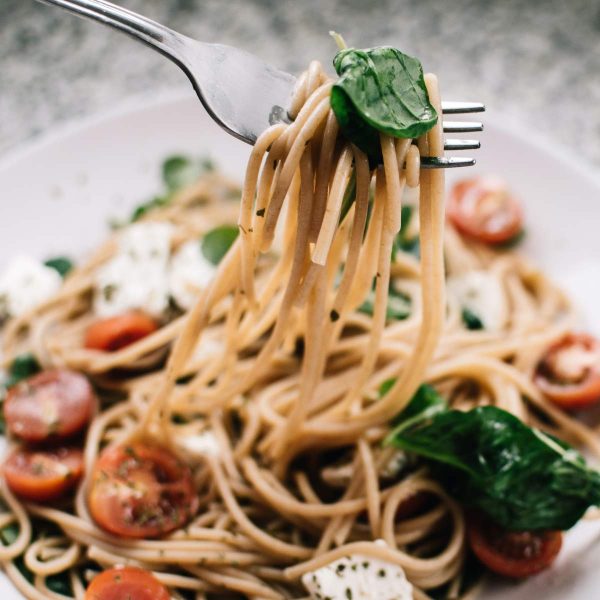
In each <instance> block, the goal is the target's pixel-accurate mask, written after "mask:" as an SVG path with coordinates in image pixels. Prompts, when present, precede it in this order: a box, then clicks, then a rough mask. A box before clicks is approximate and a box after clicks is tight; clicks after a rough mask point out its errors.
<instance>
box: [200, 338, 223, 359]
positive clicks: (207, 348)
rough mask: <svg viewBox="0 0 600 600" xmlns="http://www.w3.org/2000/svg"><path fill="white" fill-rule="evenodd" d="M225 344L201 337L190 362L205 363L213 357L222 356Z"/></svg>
mask: <svg viewBox="0 0 600 600" xmlns="http://www.w3.org/2000/svg"><path fill="white" fill-rule="evenodd" d="M224 349H225V344H224V343H223V341H222V340H217V339H215V338H209V337H206V336H202V337H201V338H200V341H199V342H198V344H197V346H196V348H195V349H194V352H193V354H192V361H205V360H207V359H210V358H214V357H215V356H222V355H223V351H224Z"/></svg>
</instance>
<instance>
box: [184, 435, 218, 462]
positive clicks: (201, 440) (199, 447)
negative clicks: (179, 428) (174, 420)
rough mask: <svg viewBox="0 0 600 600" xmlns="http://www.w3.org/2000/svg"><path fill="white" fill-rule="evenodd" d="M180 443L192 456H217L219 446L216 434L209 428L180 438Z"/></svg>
mask: <svg viewBox="0 0 600 600" xmlns="http://www.w3.org/2000/svg"><path fill="white" fill-rule="evenodd" d="M181 445H182V446H183V447H184V448H185V450H187V451H188V452H189V453H190V454H191V455H192V456H196V457H198V456H219V454H220V453H221V448H220V446H219V440H218V439H217V436H216V435H215V434H214V433H213V432H212V431H210V430H207V431H203V432H202V433H197V434H194V435H189V436H186V437H184V438H182V439H181Z"/></svg>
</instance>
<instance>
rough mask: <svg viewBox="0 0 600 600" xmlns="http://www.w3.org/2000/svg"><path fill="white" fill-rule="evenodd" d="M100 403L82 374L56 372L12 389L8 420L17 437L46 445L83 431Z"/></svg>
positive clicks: (44, 374) (8, 424) (42, 373)
mask: <svg viewBox="0 0 600 600" xmlns="http://www.w3.org/2000/svg"><path fill="white" fill-rule="evenodd" d="M96 402H97V401H96V396H95V394H94V390H93V389H92V386H91V385H90V382H89V381H88V380H87V378H86V377H84V376H83V375H82V374H81V373H76V372H75V371H69V370H68V369H53V370H49V371H42V372H41V373H38V374H37V375H34V376H33V377H29V378H28V379H25V380H23V381H21V382H19V383H18V384H17V385H15V386H13V387H11V388H10V389H9V391H8V394H7V395H6V401H5V403H4V417H5V418H6V425H7V426H8V430H9V431H10V432H11V433H12V434H13V435H15V436H17V437H19V438H21V439H23V440H26V441H28V442H44V441H46V440H49V439H59V438H66V437H69V436H71V435H73V434H75V433H78V432H79V431H81V430H82V429H83V428H84V427H85V426H86V425H87V423H88V422H89V421H90V419H91V418H92V416H93V414H94V410H95V408H96Z"/></svg>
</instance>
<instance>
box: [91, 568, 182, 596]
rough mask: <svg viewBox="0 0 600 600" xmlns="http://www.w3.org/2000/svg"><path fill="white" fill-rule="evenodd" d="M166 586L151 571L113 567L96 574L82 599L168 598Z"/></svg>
mask: <svg viewBox="0 0 600 600" xmlns="http://www.w3.org/2000/svg"><path fill="white" fill-rule="evenodd" d="M170 598H171V596H170V595H169V592H168V591H167V588H166V587H165V586H164V585H163V584H162V583H161V582H160V581H158V579H156V577H154V575H152V573H150V572H149V571H145V570H144V569H139V568H137V567H115V568H114V569H108V570H107V571H103V572H102V573H100V574H99V575H96V577H94V579H92V582H91V583H90V585H89V586H88V588H87V590H86V592H85V598H84V600H125V599H129V600H170Z"/></svg>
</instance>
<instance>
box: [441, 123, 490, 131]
mask: <svg viewBox="0 0 600 600" xmlns="http://www.w3.org/2000/svg"><path fill="white" fill-rule="evenodd" d="M444 131H445V132H446V133H469V132H473V131H483V123H479V122H477V121H444Z"/></svg>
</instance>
